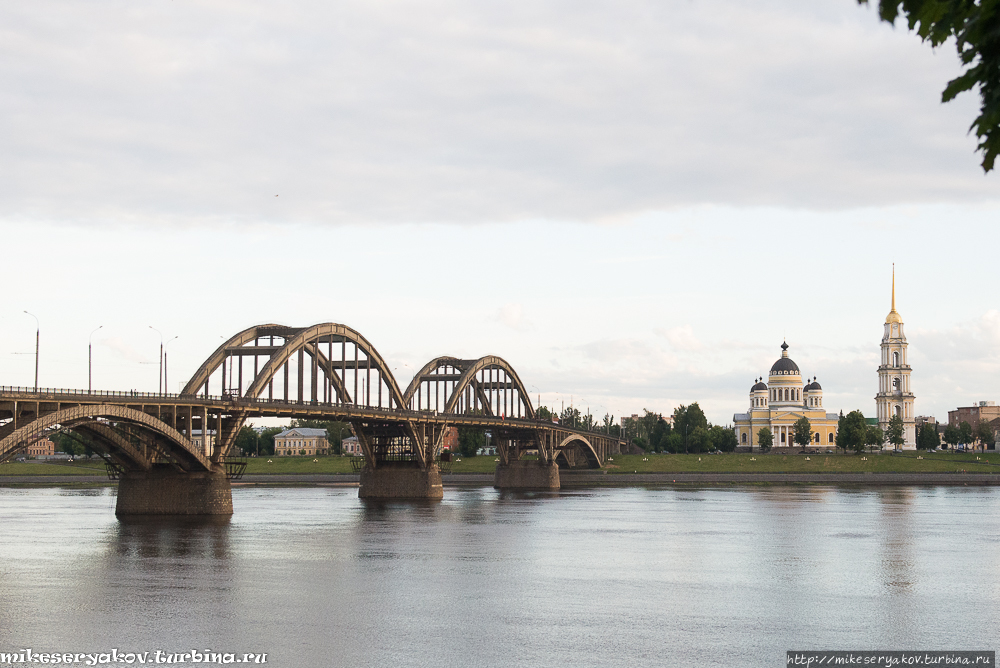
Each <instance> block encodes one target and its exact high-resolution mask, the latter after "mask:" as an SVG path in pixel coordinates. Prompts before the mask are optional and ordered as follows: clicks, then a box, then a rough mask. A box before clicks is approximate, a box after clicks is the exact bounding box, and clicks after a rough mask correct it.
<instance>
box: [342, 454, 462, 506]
mask: <svg viewBox="0 0 1000 668" xmlns="http://www.w3.org/2000/svg"><path fill="white" fill-rule="evenodd" d="M407 464H409V462H407ZM443 497H444V487H443V486H442V485H441V471H440V469H438V467H437V464H432V465H431V466H429V467H428V468H419V467H416V466H412V465H408V466H393V465H392V462H386V463H382V464H380V465H379V467H378V468H377V469H371V468H369V467H367V466H366V467H364V468H363V469H361V486H360V487H359V488H358V498H359V499H440V498H443Z"/></svg>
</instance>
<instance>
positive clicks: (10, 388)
mask: <svg viewBox="0 0 1000 668" xmlns="http://www.w3.org/2000/svg"><path fill="white" fill-rule="evenodd" d="M2 392H16V393H18V394H70V395H74V396H81V395H83V396H89V397H156V398H163V397H173V398H178V397H180V396H181V395H180V394H172V393H169V392H140V391H138V390H75V389H72V388H65V387H39V388H37V389H36V388H34V387H20V386H17V385H0V393H2ZM214 398H217V399H220V400H221V399H222V397H214Z"/></svg>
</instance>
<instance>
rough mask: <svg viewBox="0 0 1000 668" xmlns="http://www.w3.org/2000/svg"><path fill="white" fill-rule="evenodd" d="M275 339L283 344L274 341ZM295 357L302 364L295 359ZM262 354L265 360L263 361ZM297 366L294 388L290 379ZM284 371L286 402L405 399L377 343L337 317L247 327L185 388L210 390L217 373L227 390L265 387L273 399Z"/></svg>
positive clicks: (253, 394)
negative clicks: (248, 368) (246, 367)
mask: <svg viewBox="0 0 1000 668" xmlns="http://www.w3.org/2000/svg"><path fill="white" fill-rule="evenodd" d="M276 339H277V340H279V341H280V345H275V340H276ZM261 341H265V342H266V343H265V345H261ZM324 344H325V347H326V350H325V351H324ZM334 344H340V345H339V346H334ZM338 353H339V354H338ZM352 356H353V359H352ZM245 357H251V358H252V359H253V371H252V373H248V374H247V378H246V380H245V379H244V371H243V359H244V358H245ZM296 357H297V364H293V362H294V361H295V358H296ZM306 357H308V358H309V363H308V365H307V364H306V362H305V358H306ZM262 358H264V359H265V360H266V361H264V363H263V365H261V359H262ZM236 360H238V365H237V362H236ZM293 369H294V375H295V387H294V388H293V387H292V386H291V385H290V376H291V373H292V370H293ZM338 372H339V373H338ZM282 373H283V376H284V386H283V388H281V387H279V388H278V389H279V393H280V395H281V397H280V399H279V400H283V401H286V402H290V403H292V402H293V403H307V402H308V403H318V402H322V403H331V404H354V405H362V406H367V407H372V408H375V407H377V408H386V409H394V408H395V409H399V408H402V407H403V406H404V405H405V402H404V401H403V394H402V392H400V390H399V386H398V385H397V384H396V380H395V377H394V376H393V374H392V370H391V369H390V368H389V365H388V364H387V363H386V362H385V360H384V359H383V358H382V356H381V355H380V354H379V353H378V351H377V350H376V349H375V347H374V346H373V345H372V344H371V343H370V342H369V341H368V340H367V339H366V338H365V337H364V336H362V335H361V334H360V333H359V332H357V331H356V330H354V329H351V328H350V327H347V326H346V325H341V324H337V323H333V322H326V323H320V324H317V325H312V326H310V327H286V326H283V325H275V324H267V325H257V326H255V327H250V328H247V329H245V330H243V331H242V332H240V333H238V334H236V335H235V336H233V337H232V338H230V339H229V340H228V341H226V342H225V343H223V344H222V345H221V346H219V348H218V349H216V350H215V352H213V353H212V354H211V355H210V356H209V357H208V359H206V360H205V362H204V363H203V364H202V365H201V366H200V367H199V368H198V371H196V372H195V374H194V375H193V376H192V377H191V380H190V381H188V383H187V385H186V386H185V387H184V389H183V390H182V391H181V394H183V395H197V394H204V395H208V394H209V392H210V386H211V385H212V384H216V381H215V380H213V378H218V382H217V384H216V386H217V387H219V388H220V389H221V391H220V394H222V395H228V396H231V397H234V398H236V397H247V398H252V399H257V398H262V396H263V395H264V394H265V390H266V394H267V398H268V399H269V400H274V399H275V396H274V395H275V391H274V390H275V388H274V381H275V379H276V378H277V377H278V376H279V375H280V374H282ZM373 374H374V375H375V379H374V380H375V382H374V383H373V382H372V375H373ZM321 382H322V386H321V385H320V384H321ZM351 385H353V388H352V387H350V386H351ZM293 393H294V396H293ZM383 397H384V399H385V401H384V402H383Z"/></svg>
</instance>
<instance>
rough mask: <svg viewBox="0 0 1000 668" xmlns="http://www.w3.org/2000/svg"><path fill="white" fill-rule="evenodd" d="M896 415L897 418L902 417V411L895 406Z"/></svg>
mask: <svg viewBox="0 0 1000 668" xmlns="http://www.w3.org/2000/svg"><path fill="white" fill-rule="evenodd" d="M896 415H898V416H899V417H903V409H902V408H900V407H899V406H896Z"/></svg>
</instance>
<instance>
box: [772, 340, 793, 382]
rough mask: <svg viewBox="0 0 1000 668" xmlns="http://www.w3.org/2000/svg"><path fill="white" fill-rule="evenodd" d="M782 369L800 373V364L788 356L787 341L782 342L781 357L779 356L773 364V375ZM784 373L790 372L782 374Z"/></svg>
mask: <svg viewBox="0 0 1000 668" xmlns="http://www.w3.org/2000/svg"><path fill="white" fill-rule="evenodd" d="M782 371H788V372H790V373H791V374H798V373H799V365H798V364H796V363H795V362H793V361H792V359H791V358H790V357H789V356H788V343H786V342H782V343H781V357H779V358H778V361H777V362H775V363H774V364H772V365H771V375H772V376H774V375H777V374H779V373H781V372H782ZM782 375H789V374H782Z"/></svg>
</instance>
